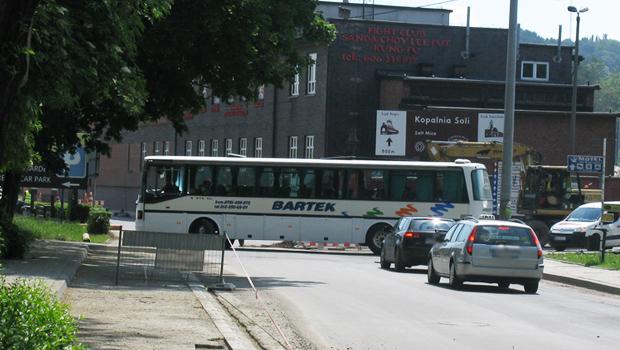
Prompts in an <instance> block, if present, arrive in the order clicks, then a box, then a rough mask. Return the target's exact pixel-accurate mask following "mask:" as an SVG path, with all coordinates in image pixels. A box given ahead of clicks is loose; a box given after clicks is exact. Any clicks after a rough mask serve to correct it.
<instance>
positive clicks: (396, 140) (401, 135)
mask: <svg viewBox="0 0 620 350" xmlns="http://www.w3.org/2000/svg"><path fill="white" fill-rule="evenodd" d="M406 143H407V112H406V111H382V110H378V111H377V130H376V138H375V155H377V156H404V155H405V149H406Z"/></svg>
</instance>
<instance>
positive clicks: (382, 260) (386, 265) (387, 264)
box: [379, 247, 392, 269]
mask: <svg viewBox="0 0 620 350" xmlns="http://www.w3.org/2000/svg"><path fill="white" fill-rule="evenodd" d="M379 264H380V265H381V268H382V269H389V268H390V265H392V263H391V262H389V261H387V260H385V247H382V248H381V257H380V258H379Z"/></svg>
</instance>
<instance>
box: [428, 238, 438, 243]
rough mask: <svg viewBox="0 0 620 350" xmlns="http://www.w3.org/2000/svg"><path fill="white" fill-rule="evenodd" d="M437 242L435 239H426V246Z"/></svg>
mask: <svg viewBox="0 0 620 350" xmlns="http://www.w3.org/2000/svg"><path fill="white" fill-rule="evenodd" d="M436 242H437V241H435V238H432V237H431V238H427V239H426V244H435V243H436Z"/></svg>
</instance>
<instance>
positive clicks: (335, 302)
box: [226, 251, 620, 350]
mask: <svg viewBox="0 0 620 350" xmlns="http://www.w3.org/2000/svg"><path fill="white" fill-rule="evenodd" d="M239 256H240V258H241V261H242V262H243V264H244V266H245V268H246V270H247V271H248V272H249V274H250V276H251V277H252V278H253V281H254V283H255V284H256V285H257V287H258V288H259V290H265V291H266V290H268V291H269V293H275V294H277V295H280V296H282V297H283V298H285V302H283V304H282V305H283V306H282V307H283V308H284V307H287V308H291V309H290V310H288V311H287V312H290V313H291V314H294V315H295V317H293V318H292V320H291V322H295V323H297V325H296V326H297V327H298V328H300V329H306V330H307V332H308V334H312V336H313V337H314V338H315V339H313V341H314V342H315V343H316V344H317V345H318V346H319V347H322V348H328V349H352V350H358V349H511V350H521V349H537V350H540V349H580V350H584V349H618V348H619V347H620V332H618V331H617V330H618V325H619V324H620V298H618V297H615V296H610V295H606V294H598V293H594V292H592V291H589V290H585V289H579V288H574V287H569V286H565V285H561V284H557V283H552V282H542V283H541V286H540V288H539V291H538V294H536V295H528V294H525V293H524V292H523V288H522V287H521V286H519V285H512V286H511V288H510V289H509V290H508V291H500V290H498V288H497V287H496V286H495V285H488V284H469V285H468V284H466V285H465V287H464V289H463V290H460V291H455V290H451V289H449V288H448V286H447V284H446V282H447V281H446V280H445V279H442V283H441V285H440V286H431V285H428V284H427V283H426V268H425V267H420V268H418V269H415V268H414V269H407V271H406V272H404V273H397V272H395V271H385V270H381V269H380V268H379V264H378V258H377V257H375V256H342V255H323V254H321V255H319V254H302V253H273V252H247V251H246V252H239ZM226 260H227V263H226V270H227V271H230V272H234V273H235V274H239V275H242V269H241V267H240V265H239V263H238V262H237V261H236V260H235V259H234V256H233V254H229V255H227V259H226ZM291 305H292V306H291ZM300 315H301V316H300Z"/></svg>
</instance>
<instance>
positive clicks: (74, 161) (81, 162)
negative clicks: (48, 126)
mask: <svg viewBox="0 0 620 350" xmlns="http://www.w3.org/2000/svg"><path fill="white" fill-rule="evenodd" d="M64 158H65V164H67V167H68V168H69V173H68V174H67V177H71V178H85V177H86V151H84V149H83V148H78V149H77V150H76V151H75V153H73V154H71V153H69V152H67V153H65V157H64Z"/></svg>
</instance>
